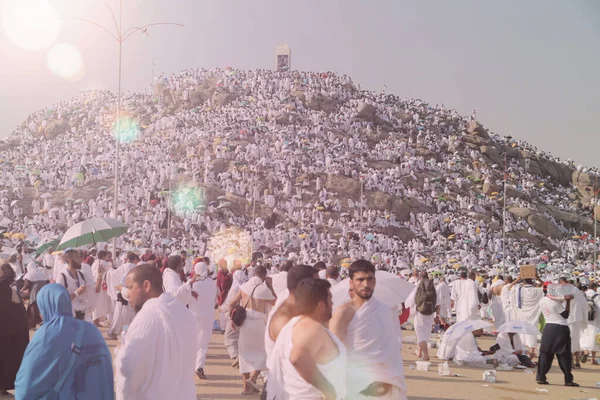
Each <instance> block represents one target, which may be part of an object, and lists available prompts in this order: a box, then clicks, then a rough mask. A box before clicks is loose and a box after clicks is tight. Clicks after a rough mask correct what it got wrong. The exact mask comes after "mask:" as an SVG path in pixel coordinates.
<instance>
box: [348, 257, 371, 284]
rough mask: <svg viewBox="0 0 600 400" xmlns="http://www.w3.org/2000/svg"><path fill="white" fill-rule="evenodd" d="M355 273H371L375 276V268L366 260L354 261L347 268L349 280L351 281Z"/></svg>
mask: <svg viewBox="0 0 600 400" xmlns="http://www.w3.org/2000/svg"><path fill="white" fill-rule="evenodd" d="M357 272H367V273H368V272H372V273H373V274H375V266H374V265H373V263H372V262H370V261H367V260H356V261H354V262H353V263H352V264H350V268H348V275H350V279H352V278H353V277H354V274H355V273H357Z"/></svg>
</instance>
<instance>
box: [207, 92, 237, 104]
mask: <svg viewBox="0 0 600 400" xmlns="http://www.w3.org/2000/svg"><path fill="white" fill-rule="evenodd" d="M236 98H237V95H236V94H234V93H229V92H228V91H222V92H215V93H214V94H213V96H212V100H213V104H214V105H215V106H216V107H223V106H226V105H227V104H229V103H231V102H232V101H234V100H235V99H236Z"/></svg>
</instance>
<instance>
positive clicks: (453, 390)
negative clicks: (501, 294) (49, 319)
mask: <svg viewBox="0 0 600 400" xmlns="http://www.w3.org/2000/svg"><path fill="white" fill-rule="evenodd" d="M102 331H103V333H104V334H106V329H102ZM32 333H33V332H32ZM409 336H414V332H412V331H403V337H405V338H407V337H409ZM478 342H479V345H480V347H481V348H488V347H489V346H491V345H492V344H493V339H492V338H480V339H478ZM107 343H108V345H109V347H110V348H111V351H112V350H114V348H115V346H116V345H117V342H116V341H113V340H108V341H107ZM415 349H416V345H414V344H406V343H405V344H404V345H403V351H402V356H403V359H404V372H405V375H406V384H407V386H408V395H409V399H412V400H437V399H447V400H467V399H477V400H482V399H485V400H529V399H547V400H563V399H565V400H569V399H577V400H579V399H593V398H600V387H599V388H596V382H599V381H600V366H592V365H591V364H590V363H587V364H583V367H582V369H580V370H574V371H573V374H574V376H575V381H576V382H577V383H579V384H580V385H581V387H579V388H568V387H564V386H562V384H563V376H562V373H561V371H560V369H559V368H558V364H557V362H556V361H555V362H554V365H553V367H552V369H551V371H550V374H549V375H548V381H549V382H550V385H545V386H541V385H537V384H536V383H535V371H533V373H527V372H525V371H523V370H513V371H498V372H497V382H496V383H487V382H484V381H483V379H482V375H483V372H484V370H485V369H484V368H473V367H464V366H463V367H459V366H456V365H452V364H450V372H451V374H458V375H460V376H439V375H438V372H437V365H438V364H440V363H442V361H441V360H438V359H436V358H432V360H431V363H432V365H431V368H430V370H429V371H427V372H425V371H417V370H416V369H410V366H411V365H412V366H414V365H415V361H416V359H417V357H416V355H415V354H414V351H415ZM435 351H436V350H435V349H433V350H432V353H431V354H432V355H434V354H435ZM205 373H206V376H207V380H205V381H201V380H199V379H198V378H195V380H196V388H197V393H198V396H197V399H199V400H200V399H202V400H211V399H231V400H235V399H248V398H251V399H252V398H259V396H258V395H257V396H242V395H240V393H241V391H242V382H241V378H240V375H239V373H238V369H237V368H232V367H231V360H230V359H229V356H228V354H227V350H226V349H225V346H224V345H223V335H222V334H220V333H217V332H215V333H214V334H213V336H212V338H211V341H210V348H209V353H208V358H207V360H206V367H205ZM538 389H541V390H547V392H546V391H538ZM0 398H8V397H7V396H0Z"/></svg>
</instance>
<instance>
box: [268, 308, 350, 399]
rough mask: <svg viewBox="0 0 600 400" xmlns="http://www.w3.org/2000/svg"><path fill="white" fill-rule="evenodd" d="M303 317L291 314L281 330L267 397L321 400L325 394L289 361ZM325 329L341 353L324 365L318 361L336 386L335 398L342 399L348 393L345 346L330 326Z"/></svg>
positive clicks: (329, 379)
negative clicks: (296, 329) (299, 322)
mask: <svg viewBox="0 0 600 400" xmlns="http://www.w3.org/2000/svg"><path fill="white" fill-rule="evenodd" d="M300 318H302V316H298V317H294V318H292V319H291V320H290V321H289V322H288V323H287V324H286V325H285V326H284V327H283V329H281V331H280V332H279V336H278V337H277V342H276V343H275V347H274V348H273V353H272V357H271V358H270V359H269V361H268V363H267V367H268V368H269V380H268V381H267V400H321V399H322V398H323V393H321V391H319V390H318V389H317V388H315V387H314V386H312V385H311V384H310V383H308V382H306V380H304V378H302V377H301V376H300V374H299V373H298V371H297V370H296V368H294V366H293V365H292V363H291V362H290V354H291V352H292V349H293V347H294V342H293V330H294V326H295V325H296V323H297V322H298V321H299V320H300ZM325 329H326V330H327V333H328V334H329V336H330V337H331V339H332V340H333V341H334V342H335V344H336V346H337V348H338V351H339V353H340V354H339V355H338V356H337V358H335V359H334V360H332V361H330V362H329V363H327V364H325V365H321V364H317V368H318V369H319V371H320V372H321V373H322V374H323V376H324V377H325V379H327V381H329V383H331V385H332V386H333V388H334V390H335V394H336V399H338V400H341V399H344V398H345V396H346V377H345V375H344V373H343V371H344V369H345V365H346V348H345V347H344V345H343V344H342V342H340V340H339V339H338V338H337V337H336V336H335V335H334V334H333V333H332V332H331V331H330V330H329V329H327V328H325Z"/></svg>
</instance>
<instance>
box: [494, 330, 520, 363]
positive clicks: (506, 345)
mask: <svg viewBox="0 0 600 400" xmlns="http://www.w3.org/2000/svg"><path fill="white" fill-rule="evenodd" d="M496 343H497V344H498V345H500V349H498V350H497V351H496V353H494V358H495V359H496V360H498V362H500V364H508V365H510V366H511V367H514V366H515V365H519V363H520V361H519V357H517V356H515V355H514V354H513V353H514V352H515V351H519V350H521V351H522V352H525V351H527V349H526V348H525V346H523V343H521V339H520V338H519V335H514V336H513V344H514V347H513V345H511V344H510V336H508V333H507V332H502V333H499V334H498V336H497V337H496Z"/></svg>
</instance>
